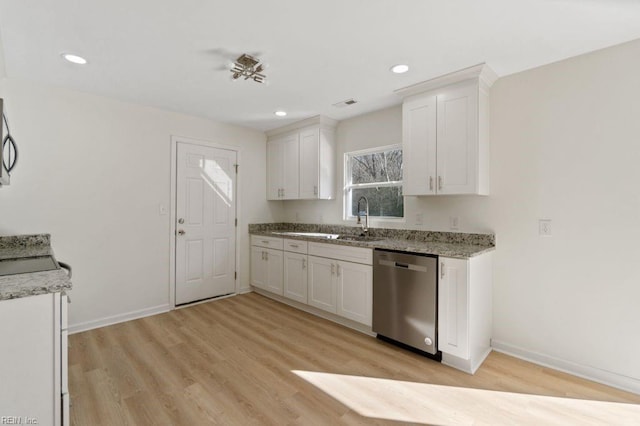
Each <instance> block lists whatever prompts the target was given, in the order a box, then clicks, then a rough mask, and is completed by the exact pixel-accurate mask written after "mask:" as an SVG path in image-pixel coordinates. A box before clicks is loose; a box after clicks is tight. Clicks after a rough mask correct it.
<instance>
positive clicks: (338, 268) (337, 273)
mask: <svg viewBox="0 0 640 426" xmlns="http://www.w3.org/2000/svg"><path fill="white" fill-rule="evenodd" d="M337 266H338V267H337V268H336V275H337V276H340V264H339V263H338V265H337Z"/></svg>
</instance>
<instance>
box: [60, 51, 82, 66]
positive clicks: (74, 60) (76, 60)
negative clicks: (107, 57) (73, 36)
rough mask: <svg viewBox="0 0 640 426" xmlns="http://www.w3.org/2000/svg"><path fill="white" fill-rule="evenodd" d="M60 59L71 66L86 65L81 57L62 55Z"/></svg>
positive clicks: (68, 54)
mask: <svg viewBox="0 0 640 426" xmlns="http://www.w3.org/2000/svg"><path fill="white" fill-rule="evenodd" d="M62 57H63V58H64V59H66V60H67V61H69V62H71V63H72V64H78V65H84V64H86V63H87V60H86V59H85V58H83V57H82V56H78V55H74V54H73V53H63V54H62Z"/></svg>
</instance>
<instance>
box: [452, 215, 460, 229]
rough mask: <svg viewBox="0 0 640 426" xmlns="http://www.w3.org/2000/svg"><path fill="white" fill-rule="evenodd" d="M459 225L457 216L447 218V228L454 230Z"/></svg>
mask: <svg viewBox="0 0 640 426" xmlns="http://www.w3.org/2000/svg"><path fill="white" fill-rule="evenodd" d="M459 225H460V218H459V217H458V216H449V228H451V229H453V230H455V229H458V228H459Z"/></svg>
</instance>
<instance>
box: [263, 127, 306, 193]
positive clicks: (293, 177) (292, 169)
mask: <svg viewBox="0 0 640 426" xmlns="http://www.w3.org/2000/svg"><path fill="white" fill-rule="evenodd" d="M267 170H268V173H267V199H269V200H296V199H298V197H299V195H300V183H299V178H298V174H299V173H300V148H299V143H298V134H290V135H284V136H280V137H278V138H275V139H273V140H269V141H268V142H267Z"/></svg>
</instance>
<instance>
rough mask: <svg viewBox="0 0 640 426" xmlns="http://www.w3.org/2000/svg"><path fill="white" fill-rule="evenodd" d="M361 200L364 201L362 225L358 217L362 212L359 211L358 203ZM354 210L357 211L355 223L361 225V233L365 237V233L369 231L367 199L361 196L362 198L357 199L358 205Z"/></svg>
mask: <svg viewBox="0 0 640 426" xmlns="http://www.w3.org/2000/svg"><path fill="white" fill-rule="evenodd" d="M362 200H364V208H365V213H364V215H365V216H364V223H362V218H361V217H360V212H362V210H361V209H360V201H362ZM356 209H357V210H358V220H357V222H356V223H357V224H358V225H362V233H363V234H365V235H366V233H367V232H368V231H369V200H367V197H365V196H364V195H363V196H362V197H360V198H358V205H357V207H356Z"/></svg>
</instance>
